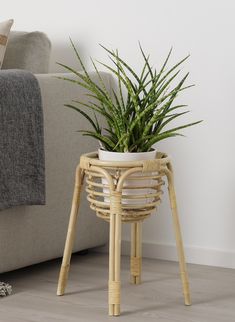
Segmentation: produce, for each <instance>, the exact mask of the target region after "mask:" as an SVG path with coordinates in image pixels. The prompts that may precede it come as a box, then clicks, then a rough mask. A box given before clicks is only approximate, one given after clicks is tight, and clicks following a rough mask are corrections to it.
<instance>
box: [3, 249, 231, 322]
mask: <svg viewBox="0 0 235 322" xmlns="http://www.w3.org/2000/svg"><path fill="white" fill-rule="evenodd" d="M59 265H60V260H55V261H50V262H47V263H43V264H40V265H35V266H32V267H28V268H25V269H22V270H18V271H15V272H11V273H7V274H2V275H1V276H0V280H4V281H8V282H9V283H11V284H12V285H13V287H14V293H13V295H11V296H8V297H6V298H2V299H1V300H0V322H36V321H37V322H38V321H40V322H41V321H42V322H57V321H58V322H73V321H77V322H78V321H81V322H90V321H92V322H93V321H102V322H106V321H111V320H113V319H115V321H120V322H121V321H125V322H126V321H127V322H129V321H130V322H131V321H135V322H138V321H139V322H148V321H149V322H150V321H155V322H156V321H157V322H158V321H159V322H212V321H213V322H235V270H230V269H221V268H213V267H208V266H199V265H189V274H190V280H191V289H192V300H193V305H192V306H191V307H185V306H184V305H183V298H182V294H181V284H180V281H179V276H178V265H177V263H175V262H167V261H160V260H150V259H144V261H143V270H144V274H143V283H142V284H141V285H138V286H136V285H130V284H129V259H128V257H123V258H122V298H121V302H122V305H121V310H122V315H121V316H120V317H113V318H111V317H108V316H107V287H106V285H107V276H108V271H107V268H108V257H107V255H104V254H97V253H89V254H88V255H83V256H81V255H74V256H73V260H72V266H71V272H70V278H69V283H68V287H67V294H66V295H64V296H63V297H57V296H56V295H55V293H56V286H57V278H58V273H59Z"/></svg>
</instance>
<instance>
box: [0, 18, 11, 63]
mask: <svg viewBox="0 0 235 322" xmlns="http://www.w3.org/2000/svg"><path fill="white" fill-rule="evenodd" d="M13 22H14V20H13V19H10V20H6V21H3V22H0V69H1V67H2V62H3V58H4V55H5V51H6V47H7V41H8V35H9V33H10V30H11V26H12V25H13Z"/></svg>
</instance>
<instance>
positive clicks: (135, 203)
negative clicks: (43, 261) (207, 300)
mask: <svg viewBox="0 0 235 322" xmlns="http://www.w3.org/2000/svg"><path fill="white" fill-rule="evenodd" d="M84 177H86V180H85V181H86V192H87V199H88V201H89V203H90V207H91V209H93V210H94V211H95V212H96V214H97V216H98V217H100V218H102V219H104V220H106V221H108V222H109V225H110V238H109V315H112V316H113V315H119V314H120V257H121V228H122V225H121V224H122V222H129V223H131V262H130V266H131V281H132V283H134V284H139V283H140V282H141V267H142V222H143V220H144V219H146V218H147V217H149V216H150V214H151V213H152V212H153V211H154V210H155V209H156V208H157V206H158V204H159V203H160V202H161V198H162V194H163V190H162V186H163V185H164V179H165V178H167V181H168V192H169V198H170V204H171V210H172V216H173V224H174V230H175V237H176V245H177V251H178V256H179V265H180V273H181V279H182V285H183V293H184V299H185V304H186V305H190V304H191V300H190V291H189V282H188V274H187V268H186V263H185V258H184V250H183V242H182V237H181V232H180V224H179V218H178V211H177V204H176V196H175V190H174V182H173V169H172V165H171V163H170V159H169V157H168V156H167V155H166V154H164V153H157V156H156V159H155V160H147V161H131V162H126V161H123V162H114V161H100V160H99V159H98V154H97V152H94V153H89V154H85V155H82V156H81V158H80V164H79V166H78V167H77V170H76V178H75V189H74V196H73V203H72V209H71V215H70V221H69V227H68V233H67V239H66V243H65V250H64V256H63V262H62V266H61V271H60V277H59V283H58V290H57V294H58V295H63V294H64V291H65V286H66V282H67V276H68V271H69V263H70V258H71V253H72V247H73V242H74V237H75V225H76V221H77V214H78V207H79V202H80V193H81V189H82V184H83V181H84Z"/></svg>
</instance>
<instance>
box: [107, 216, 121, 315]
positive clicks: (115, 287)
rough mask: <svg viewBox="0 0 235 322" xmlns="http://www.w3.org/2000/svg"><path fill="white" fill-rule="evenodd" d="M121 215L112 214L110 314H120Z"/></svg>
mask: <svg viewBox="0 0 235 322" xmlns="http://www.w3.org/2000/svg"><path fill="white" fill-rule="evenodd" d="M120 263H121V215H118V214H111V216H110V240H109V315H111V316H117V315H120Z"/></svg>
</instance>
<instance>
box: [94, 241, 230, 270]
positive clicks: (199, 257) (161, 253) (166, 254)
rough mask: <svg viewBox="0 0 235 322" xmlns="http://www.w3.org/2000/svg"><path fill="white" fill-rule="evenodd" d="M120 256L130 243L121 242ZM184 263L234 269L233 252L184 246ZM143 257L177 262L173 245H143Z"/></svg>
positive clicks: (100, 250) (128, 250) (104, 249)
mask: <svg viewBox="0 0 235 322" xmlns="http://www.w3.org/2000/svg"><path fill="white" fill-rule="evenodd" d="M96 251H97V252H102V253H106V252H108V246H104V247H99V248H97V249H96ZM122 254H123V255H129V254H130V242H129V241H122ZM185 255H186V261H187V262H188V263H192V264H200V265H209V266H217V267H224V268H234V269H235V251H226V250H220V249H210V248H202V247H195V246H187V245H186V246H185ZM143 257H146V258H153V259H163V260H170V261H177V260H178V258H177V252H176V246H175V245H173V244H159V243H150V242H144V243H143Z"/></svg>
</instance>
